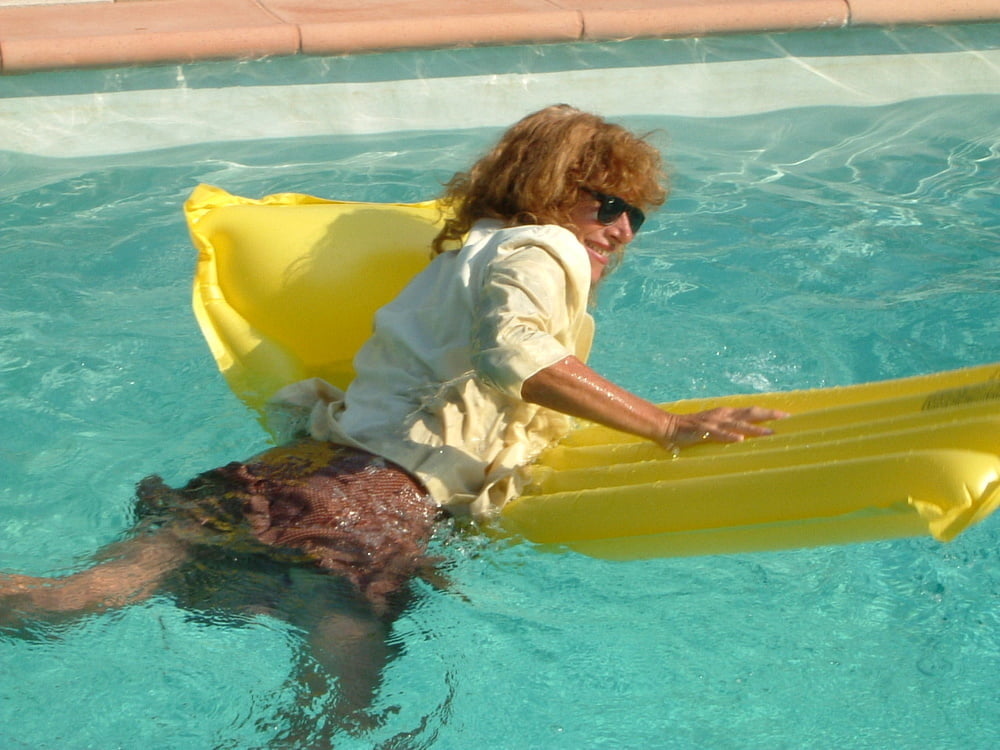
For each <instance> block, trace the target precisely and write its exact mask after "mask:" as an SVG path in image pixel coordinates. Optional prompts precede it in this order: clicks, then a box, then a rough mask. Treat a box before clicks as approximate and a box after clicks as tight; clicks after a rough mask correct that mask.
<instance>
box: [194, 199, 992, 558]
mask: <svg viewBox="0 0 1000 750" xmlns="http://www.w3.org/2000/svg"><path fill="white" fill-rule="evenodd" d="M185 213H186V216H187V219H188V225H189V228H190V231H191V237H192V240H193V242H194V244H195V246H196V247H197V249H198V251H199V260H198V268H197V273H196V279H195V286H194V310H195V314H196V317H197V319H198V322H199V324H200V326H201V330H202V332H203V333H204V335H205V338H206V340H207V341H208V344H209V346H210V348H211V350H212V353H213V355H214V357H215V359H216V362H217V363H218V366H219V368H220V370H221V371H222V373H223V375H224V376H225V377H226V379H227V381H228V383H229V385H230V387H231V388H232V389H233V391H234V392H235V393H236V394H237V395H238V396H239V397H240V398H242V399H243V400H244V401H245V402H246V403H247V404H248V405H250V406H251V407H253V408H255V409H258V410H259V409H260V408H261V407H262V406H263V404H264V402H265V401H266V400H267V399H268V398H269V397H270V396H271V395H272V394H273V393H274V392H275V391H277V390H278V389H279V388H281V387H282V386H284V385H287V384H288V383H291V382H295V381H296V380H300V379H302V378H307V377H314V376H318V377H322V378H324V379H326V380H328V381H330V382H331V383H333V384H335V385H337V386H339V387H341V388H345V387H346V386H347V385H348V383H349V382H350V380H351V378H352V377H353V370H352V368H351V361H352V359H353V357H354V354H355V353H356V352H357V350H358V349H359V348H360V346H361V345H362V343H364V341H365V339H366V338H367V336H368V335H369V332H370V330H371V325H372V320H373V318H374V313H375V310H376V309H378V307H380V306H381V305H383V304H384V303H385V302H387V301H388V300H390V299H391V298H392V297H394V296H395V295H396V293H397V292H398V291H399V290H400V289H401V288H402V287H403V286H404V285H405V284H406V282H407V281H409V279H410V278H412V276H413V275H414V274H416V273H417V272H418V271H419V270H420V269H421V268H422V267H423V266H424V265H425V264H426V263H428V262H429V260H430V251H429V247H430V241H431V239H432V238H433V237H434V235H435V234H436V233H437V230H438V228H439V226H440V222H441V221H442V219H443V214H442V211H441V209H440V207H439V206H438V205H437V204H436V203H435V202H427V203H418V204H370V203H355V202H342V201H328V200H323V199H320V198H314V197H312V196H307V195H299V194H288V193H286V194H279V195H272V196H268V197H266V198H263V199H260V200H254V199H248V198H242V197H239V196H234V195H231V194H229V193H227V192H225V191H223V190H220V189H218V188H214V187H210V186H205V185H203V186H200V187H198V188H197V189H196V190H195V191H194V193H193V194H192V195H191V197H190V198H189V200H188V201H187V203H186V204H185ZM750 403H753V404H759V405H761V406H771V407H775V408H780V409H783V410H786V411H788V412H791V413H792V414H793V416H792V417H790V418H788V419H785V420H781V421H780V422H778V423H776V424H775V425H774V427H775V431H776V434H775V435H774V436H771V437H767V438H760V439H755V440H748V441H746V442H743V443H737V444H729V445H721V444H706V445H699V446H695V447H692V448H687V449H685V450H684V451H683V452H682V453H681V455H680V456H679V457H676V458H675V457H673V456H671V455H669V454H667V453H665V452H664V451H663V450H661V449H660V448H658V447H657V446H655V445H653V444H651V443H648V442H643V441H640V440H638V439H636V438H632V437H631V436H629V435H625V434H622V433H618V432H614V431H611V430H608V429H605V428H602V427H598V426H592V425H583V426H581V427H579V428H578V429H577V430H576V431H575V432H573V433H572V434H571V435H569V436H568V437H567V438H566V439H565V440H564V441H562V442H561V443H560V444H558V445H555V446H552V447H551V448H550V449H549V450H548V451H546V452H545V453H543V454H542V455H541V456H540V457H539V458H538V460H537V461H536V462H535V463H534V464H532V465H530V466H528V467H525V469H524V473H525V477H524V478H525V490H524V492H523V494H522V495H521V496H520V497H519V498H517V499H516V500H514V501H512V502H511V503H509V504H508V505H507V506H506V507H505V508H504V509H503V512H502V514H501V524H502V526H503V528H504V529H505V531H506V532H508V533H511V534H515V535H520V536H523V537H524V538H527V539H529V540H532V541H534V542H537V543H541V544H552V545H559V546H565V547H569V548H572V549H575V550H577V551H579V552H582V553H584V554H588V555H592V556H597V557H604V558H612V559H633V558H644V557H668V556H675V555H692V554H711V553H723V552H735V551H749V550H764V549H778V548H788V547H804V546H814V545H821V544H838V543H848V542H856V541H868V540H875V539H889V538H895V537H904V536H916V535H924V534H931V535H933V536H934V537H936V538H937V539H940V540H942V541H948V540H951V539H953V538H954V537H955V536H956V535H958V534H959V533H960V532H961V531H962V530H963V529H965V528H967V527H969V526H970V525H972V524H974V523H976V522H978V521H981V520H982V519H984V518H985V517H986V516H988V515H989V514H990V513H991V512H992V511H993V510H994V509H995V508H996V506H997V504H998V503H1000V363H997V364H987V365H982V366H979V367H971V368H966V369H962V370H956V371H951V372H942V373H935V374H931V375H924V376H918V377H913V378H907V379H903V380H894V381H885V382H879V383H868V384H862V385H853V386H847V387H842V388H830V389H820V390H810V391H795V392H787V393H770V394H752V395H746V396H729V397H724V398H713V399H710V400H705V401H701V400H689V401H681V402H678V403H673V404H668V405H665V408H669V409H670V410H673V411H678V412H683V411H698V410H701V409H705V408H709V407H711V406H719V405H739V404H750Z"/></svg>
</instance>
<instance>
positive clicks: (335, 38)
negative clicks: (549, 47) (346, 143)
mask: <svg viewBox="0 0 1000 750" xmlns="http://www.w3.org/2000/svg"><path fill="white" fill-rule="evenodd" d="M263 2H264V4H265V5H266V6H267V7H268V8H269V9H270V10H271V11H273V12H274V14H275V15H276V16H277V17H279V18H281V19H282V20H284V21H287V22H288V23H292V24H296V25H298V26H299V28H300V29H301V33H302V52H303V53H305V54H336V53H340V52H359V51H366V50H376V49H378V50H382V49H394V48H404V47H406V48H412V47H456V46H472V45H483V44H512V43H518V42H527V41H549V42H557V41H576V40H578V39H580V37H581V33H582V28H581V20H580V14H579V13H578V12H576V11H575V10H573V9H572V8H570V9H562V8H559V7H556V6H555V5H554V4H553V3H551V2H548V0H503V2H481V1H480V2H476V3H470V2H468V0H338V2H335V3H330V2H317V0H263Z"/></svg>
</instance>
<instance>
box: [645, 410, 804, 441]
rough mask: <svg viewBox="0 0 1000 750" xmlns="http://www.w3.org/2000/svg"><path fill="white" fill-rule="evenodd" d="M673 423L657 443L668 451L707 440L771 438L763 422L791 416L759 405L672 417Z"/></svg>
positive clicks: (769, 431)
mask: <svg viewBox="0 0 1000 750" xmlns="http://www.w3.org/2000/svg"><path fill="white" fill-rule="evenodd" d="M669 416H670V417H672V421H671V424H670V425H669V426H668V428H667V430H666V432H665V433H664V435H663V437H662V438H661V439H660V440H658V441H657V442H658V443H660V445H662V446H663V447H665V448H669V449H674V448H682V447H684V446H686V445H696V444H698V443H703V442H706V441H713V442H716V443H738V442H740V441H741V440H743V439H744V438H748V437H762V436H764V435H770V434H771V432H772V431H771V430H770V429H769V428H767V427H764V426H762V425H761V422H771V421H773V420H775V419H782V418H783V417H787V416H788V414H787V413H785V412H783V411H778V410H776V409H764V408H761V407H759V406H748V407H744V408H730V407H720V408H717V409H709V410H708V411H702V412H697V413H695V414H670V415H669Z"/></svg>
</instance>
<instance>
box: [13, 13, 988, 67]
mask: <svg viewBox="0 0 1000 750" xmlns="http://www.w3.org/2000/svg"><path fill="white" fill-rule="evenodd" d="M391 5H392V6H393V9H394V11H395V13H394V14H393V15H392V16H387V15H386V7H385V3H384V2H383V3H380V2H379V0H372V2H371V3H370V4H368V3H364V2H354V3H344V4H343V6H338V7H331V4H330V3H329V2H328V1H326V0H221V1H220V2H218V3H213V4H212V5H210V6H206V5H205V4H204V3H203V2H202V0H134V1H133V2H116V3H107V2H104V3H94V4H87V3H83V4H81V3H72V4H65V5H50V4H46V5H27V6H5V7H0V73H2V74H17V73H30V72H34V71H42V70H53V69H72V68H94V67H116V66H125V65H148V64H167V63H180V62H193V61H198V60H209V59H252V58H259V57H266V56H284V55H298V54H315V55H318V54H347V53H358V52H377V51H388V50H394V49H419V48H439V47H468V46H486V45H498V44H518V43H526V44H530V43H537V44H541V43H550V42H567V41H604V40H614V39H626V38H640V37H675V36H677V37H680V36H708V35H713V34H728V33H752V32H765V31H793V30H809V29H830V28H843V27H849V26H869V25H876V26H884V25H929V24H948V23H969V22H985V21H1000V7H998V6H997V4H996V2H995V0H952V2H948V3H942V2H939V1H936V0H911V2H909V3H907V7H905V8H902V9H901V8H899V7H898V6H899V3H898V2H896V0H794V2H792V1H791V0H622V2H620V3H619V4H616V5H615V7H614V9H609V6H608V3H607V2H602V0H518V2H514V3H511V2H508V1H506V0H490V2H486V0H483V2H480V3H477V4H476V5H475V6H471V7H470V6H469V5H468V4H460V3H457V2H455V0H438V1H437V2H436V3H432V4H430V5H429V4H428V3H406V2H403V3H391Z"/></svg>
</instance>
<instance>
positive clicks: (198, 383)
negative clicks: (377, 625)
mask: <svg viewBox="0 0 1000 750" xmlns="http://www.w3.org/2000/svg"><path fill="white" fill-rule="evenodd" d="M997 35H998V27H997V26H979V27H948V28H943V29H912V30H908V31H897V32H883V31H876V30H868V31H858V32H851V33H850V34H823V33H815V34H812V33H810V34H794V35H765V36H757V37H730V38H725V39H708V40H678V41H676V42H653V41H649V42H633V43H629V44H623V45H614V44H609V45H568V46H564V47H563V46H554V47H551V48H548V47H538V48H529V47H524V48H506V49H495V50H459V51H452V52H447V53H435V52H428V53H406V54H386V55H379V56H373V57H371V58H322V59H315V58H301V59H292V60H272V61H263V62H258V63H242V64H240V63H220V64H208V63H204V64H197V65H190V66H180V67H164V68H154V69H147V70H122V71H111V72H104V71H95V72H75V73H73V74H65V73H52V74H45V75H38V76H27V77H23V78H19V79H4V80H2V81H0V86H2V87H3V89H2V90H3V93H4V95H5V96H4V98H3V99H0V118H3V119H2V120H0V125H2V127H0V132H4V133H5V136H7V135H8V134H9V136H8V137H7V139H6V140H5V141H4V151H3V152H2V153H0V165H2V171H3V175H4V179H3V182H2V185H0V205H2V207H3V208H2V212H3V214H2V215H3V217H4V218H3V221H2V225H3V227H4V243H3V250H2V252H3V260H4V266H5V268H4V275H3V281H2V282H0V403H2V405H3V408H2V413H3V415H4V419H3V423H2V426H0V438H2V439H0V475H2V477H3V480H2V484H0V570H4V571H22V572H28V573H36V574H48V575H57V574H59V573H62V572H67V571H70V570H74V569H77V568H79V567H80V566H82V565H85V564H87V561H88V559H89V556H90V555H91V554H92V553H93V552H94V551H95V550H97V549H98V548H99V547H101V546H102V545H103V544H106V543H108V542H110V541H112V540H114V539H115V538H117V537H118V536H119V535H120V534H121V533H122V532H123V531H124V530H126V529H127V528H128V527H129V525H130V522H131V505H132V503H131V495H132V490H133V486H134V483H135V482H136V481H137V480H138V479H140V478H141V477H143V476H145V475H146V474H149V473H152V472H159V473H161V474H163V476H164V478H165V479H166V480H167V481H168V482H171V483H180V482H183V481H185V480H186V479H187V478H188V477H190V476H192V475H193V474H195V473H197V472H198V471H201V470H203V469H205V468H207V467H209V466H214V465H217V464H221V463H224V462H225V461H228V460H231V459H234V458H239V457H242V456H245V455H248V454H249V453H251V452H253V451H254V450H257V449H259V448H261V447H263V446H264V445H265V444H266V436H265V435H264V434H263V433H262V432H261V431H260V429H259V427H258V426H257V425H256V423H255V421H254V420H253V418H252V417H251V415H249V414H248V413H247V412H246V410H245V409H244V408H243V407H242V406H241V405H240V404H239V403H238V402H237V401H236V399H235V398H234V397H232V396H231V395H230V394H229V393H228V391H227V390H226V388H225V386H224V385H223V383H222V380H221V378H220V377H219V376H218V375H217V374H216V373H215V371H214V365H213V364H212V362H211V360H210V357H209V355H208V353H207V351H206V350H205V347H204V345H203V343H202V342H201V340H200V337H199V334H198V333H197V330H196V326H195V324H194V321H193V318H192V316H191V313H190V312H189V289H190V276H191V272H192V269H193V257H192V251H191V250H190V247H189V243H188V241H187V238H186V236H185V234H184V227H183V222H182V219H181V216H180V211H179V206H180V203H181V201H182V200H183V198H184V197H185V196H186V194H187V192H188V191H189V190H190V189H191V187H193V185H194V184H195V183H197V182H202V181H203V182H211V183H216V184H220V185H222V186H224V187H226V188H227V189H229V190H231V191H233V192H237V193H243V194H248V195H260V194H264V193H269V192H275V191H301V192H313V193H318V194H322V195H326V196H331V197H349V198H357V199H361V200H416V199H421V198H425V197H427V196H429V195H432V194H433V193H434V192H435V191H436V190H437V188H438V186H439V185H440V183H441V182H442V181H443V180H444V179H446V178H447V177H448V176H450V174H451V172H452V171H454V170H455V169H456V168H459V167H461V166H463V165H464V164H465V163H467V162H468V161H469V160H470V159H471V158H472V157H473V156H474V155H476V154H477V153H478V151H479V150H480V149H481V148H482V147H483V146H484V145H485V144H486V143H488V142H489V141H490V140H491V139H492V137H493V136H494V134H495V133H496V132H497V129H499V128H501V127H503V126H504V125H506V124H508V123H509V122H510V121H511V120H513V119H514V118H515V117H516V116H518V115H519V114H521V113H522V112H524V111H528V110H530V109H532V108H534V107H535V106H536V104H537V105H540V104H547V103H550V102H551V101H552V100H554V99H557V98H558V99H563V100H568V101H570V103H574V104H578V105H580V106H583V107H587V108H591V109H597V110H600V111H602V112H607V113H608V114H610V115H614V116H616V117H618V118H620V119H622V120H624V121H625V122H626V123H627V124H629V125H631V126H633V127H636V128H638V129H644V128H649V129H657V130H658V131H662V136H660V137H661V139H662V143H663V145H664V148H665V151H666V153H667V155H668V159H669V161H670V162H671V164H672V171H673V173H674V195H673V198H672V200H671V201H670V203H668V204H667V206H666V207H665V209H664V210H663V211H661V212H660V213H659V214H658V215H656V216H654V217H653V218H652V219H651V221H650V225H651V226H650V228H649V231H648V232H647V231H645V230H644V233H643V235H642V236H641V238H640V239H639V240H638V241H637V242H636V243H635V246H634V249H633V250H632V251H631V253H630V255H631V257H630V258H629V260H628V261H627V263H626V264H625V265H624V266H623V267H622V268H621V269H620V270H619V272H618V273H617V274H616V275H615V276H614V277H613V278H612V279H611V280H610V282H609V284H608V286H607V288H605V289H604V290H602V293H601V299H600V303H601V306H600V308H599V311H598V318H599V320H598V322H599V338H598V341H597V345H596V351H595V356H594V364H595V365H596V366H597V367H598V368H599V369H601V370H603V371H604V372H606V373H607V374H608V375H610V376H612V377H614V378H617V379H619V380H621V381H622V382H624V383H625V384H627V385H629V386H631V387H633V388H635V389H638V390H640V391H641V392H643V393H645V394H647V395H649V396H650V397H652V398H655V399H658V400H667V399H673V398H678V397H683V396H690V395H698V396H701V395H712V394H722V393H730V392H734V391H754V390H774V389H786V388H800V387H811V386H825V385H834V384H839V383H848V382H859V381H864V380H870V379H875V378H883V377H895V376H902V375H909V374H914V373H919V372H927V371H931V370H936V369H945V368H949V367H958V366H962V365H971V364H977V363H981V362H987V361H991V360H996V359H998V357H997V351H998V344H1000V335H998V333H1000V332H998V327H1000V324H998V321H1000V295H998V294H997V291H996V290H997V289H998V284H1000V260H998V255H997V249H998V244H997V236H998V227H1000V205H998V200H997V197H996V187H995V183H996V179H995V175H996V167H997V162H998V160H1000V76H998V74H997V72H996V71H997V69H998V67H997V66H998V65H1000V63H998V61H997V57H998V54H997V38H998V36H997ZM901 51H905V52H906V53H907V54H905V55H904V54H899V53H900V52H901ZM807 53H808V54H807ZM904 58H909V59H904ZM493 71H496V72H493ZM799 75H804V76H805V78H804V79H799V78H797V76H799ZM803 80H804V81H805V82H807V83H803ZM796 82H797V83H796ZM289 130H291V131H293V132H291V133H289ZM286 133H289V135H288V137H285V135H284V134H286ZM998 536H1000V526H998V521H997V519H996V518H993V519H990V520H988V521H987V522H985V523H984V524H982V525H981V526H979V527H976V528H974V529H972V530H970V531H969V532H967V533H966V534H965V535H964V536H963V537H961V538H960V539H959V540H957V541H956V542H954V543H953V544H951V545H947V546H941V545H938V544H937V543H934V542H931V541H928V540H923V539H919V540H904V541H899V542H892V543H882V544H866V545H856V546H850V547H838V548H823V549H816V550H800V551H790V552H781V553H768V554H756V555H733V556H720V557H711V558H693V559H682V560H657V561H647V562H637V563H608V562H602V561H597V560H592V559H588V558H583V557H578V556H575V555H571V554H565V555H556V554H551V553H543V552H541V551H538V550H536V549H533V548H531V547H529V546H526V545H508V544H505V543H503V542H496V541H487V540H483V539H476V538H469V537H464V538H459V539H455V540H451V541H450V542H449V543H448V544H447V545H445V548H444V550H443V552H444V554H446V555H447V556H448V558H449V559H450V560H451V561H452V576H453V578H454V580H455V591H454V592H451V593H441V592H433V591H430V590H422V591H421V592H420V596H419V598H418V601H417V603H416V605H415V606H414V607H413V609H412V610H411V611H410V612H409V613H408V614H407V616H405V617H404V618H403V619H402V620H400V621H399V623H397V626H396V629H395V634H394V639H395V641H396V642H397V643H398V644H400V645H402V646H403V648H404V652H403V653H402V655H401V656H400V657H399V658H397V659H396V660H395V661H394V662H393V663H392V664H391V665H390V667H389V668H388V669H387V670H386V673H385V676H384V684H383V688H382V692H381V694H380V698H379V706H378V707H379V709H380V710H381V711H383V712H384V713H385V716H384V724H383V726H381V727H380V728H376V729H373V730H371V731H370V732H367V733H362V734H360V735H359V736H352V735H350V734H346V733H335V734H334V737H335V740H336V746H337V747H372V746H386V747H435V748H459V747H461V748H464V747H469V746H484V747H510V748H528V747H539V748H563V747H565V748H574V749H575V748H579V747H615V748H619V747H664V748H705V747H711V748H748V747H760V748H774V747H789V748H793V747H794V748H799V747H817V748H819V747H831V746H836V747H845V748H882V747H894V748H926V747H935V748H949V747H956V748H958V747H961V748H991V747H993V746H995V745H996V744H997V741H998V740H1000V715H998V708H997V704H996V701H995V696H996V695H997V693H998V689H1000V677H998V675H1000V670H998V669H997V667H998V666H1000V665H998V661H1000V622H998V619H1000V618H998V612H1000V607H998V606H997V604H998V597H1000V573H998V571H1000V567H998V565H997V561H998V553H997V548H998V545H997V542H998ZM305 658H306V657H305V656H304V651H303V648H302V634H301V633H299V632H297V631H295V630H294V629H293V628H291V627H289V626H287V625H285V624H283V623H282V622H281V621H279V620H277V619H274V618H270V617H267V616H265V615H238V616H237V615H228V616H226V615H224V614H223V613H221V612H218V611H209V612H188V611H184V610H182V609H180V608H178V607H177V606H176V605H174V604H173V603H172V602H171V601H170V600H169V599H167V598H159V599H154V600H151V601H149V602H147V603H145V604H143V605H140V606H135V607H132V608H129V609H126V610H123V611H120V612H114V613H108V614H106V615H102V616H99V617H94V618H90V619H88V620H86V621H85V622H82V623H79V624H76V625H72V626H61V627H53V628H41V627H40V628H38V629H37V631H36V632H35V634H34V637H33V638H27V639H25V638H16V639H15V638H10V637H7V636H5V635H0V696H2V698H3V700H0V746H3V747H12V748H21V747H24V748H33V749H35V750H37V749H43V748H60V749H66V748H69V749H72V748H84V747H102V748H103V747H122V748H133V747H146V746H153V747H157V748H178V749H180V748H204V747H218V748H243V747H268V746H270V747H285V746H287V745H285V744H283V743H282V740H281V738H282V737H283V736H286V735H287V734H288V732H289V730H290V727H293V726H302V725H308V724H309V723H310V722H315V723H316V725H317V733H318V734H322V733H323V731H324V729H323V727H322V718H321V717H322V716H323V715H324V713H323V712H324V707H325V706H327V705H328V704H329V696H327V695H324V694H323V693H322V692H318V693H316V694H311V693H309V688H308V687H307V686H306V685H303V684H302V683H301V682H300V680H299V679H298V678H297V671H298V669H299V667H300V666H301V661H302V660H303V659H305Z"/></svg>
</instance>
